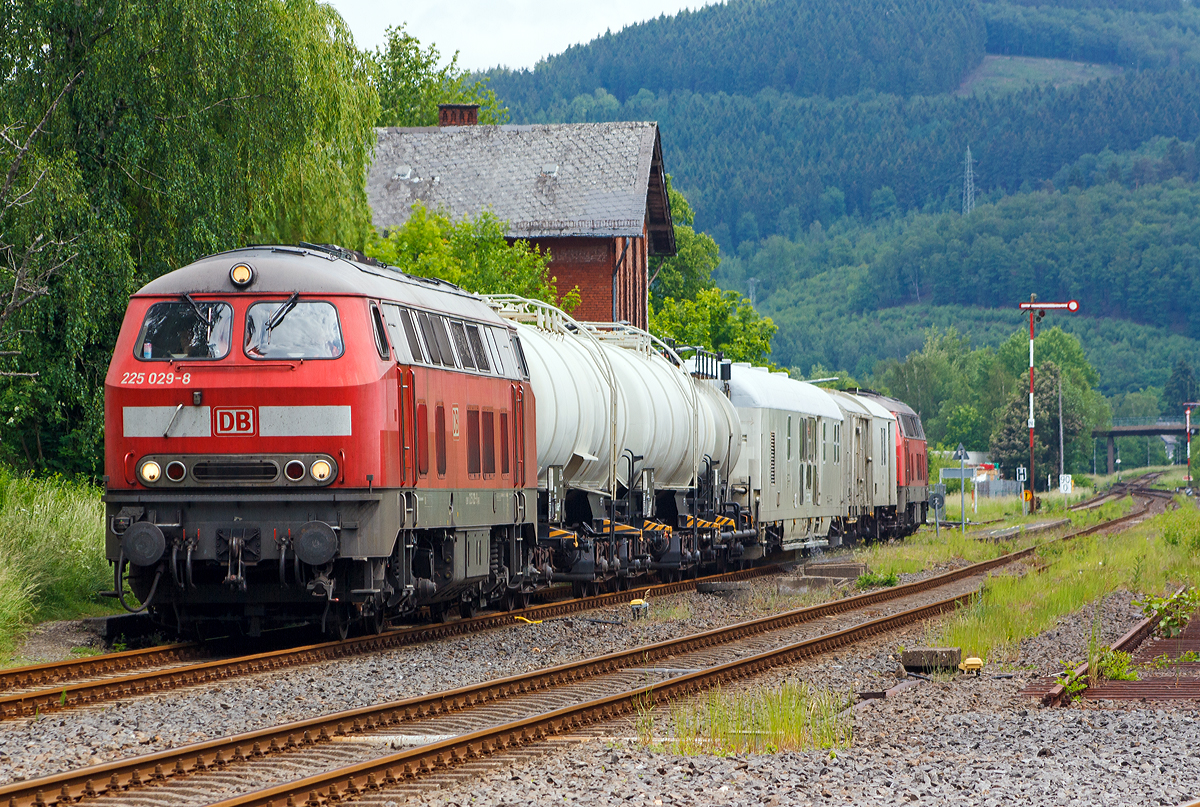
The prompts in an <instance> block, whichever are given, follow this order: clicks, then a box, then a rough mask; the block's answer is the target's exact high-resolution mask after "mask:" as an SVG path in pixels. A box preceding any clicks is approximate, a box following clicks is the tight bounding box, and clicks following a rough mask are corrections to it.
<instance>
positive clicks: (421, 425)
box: [417, 403, 429, 476]
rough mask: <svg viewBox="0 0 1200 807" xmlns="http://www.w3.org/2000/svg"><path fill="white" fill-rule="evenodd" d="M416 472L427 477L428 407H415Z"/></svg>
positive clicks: (423, 405)
mask: <svg viewBox="0 0 1200 807" xmlns="http://www.w3.org/2000/svg"><path fill="white" fill-rule="evenodd" d="M417 472H418V473H420V474H421V476H428V475H429V407H427V406H426V405H425V404H423V403H422V404H418V405H417Z"/></svg>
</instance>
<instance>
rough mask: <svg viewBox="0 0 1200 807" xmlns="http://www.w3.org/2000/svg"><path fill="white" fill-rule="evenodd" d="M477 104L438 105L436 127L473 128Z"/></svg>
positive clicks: (477, 118)
mask: <svg viewBox="0 0 1200 807" xmlns="http://www.w3.org/2000/svg"><path fill="white" fill-rule="evenodd" d="M478 123H479V104H438V126H475V125H477V124H478Z"/></svg>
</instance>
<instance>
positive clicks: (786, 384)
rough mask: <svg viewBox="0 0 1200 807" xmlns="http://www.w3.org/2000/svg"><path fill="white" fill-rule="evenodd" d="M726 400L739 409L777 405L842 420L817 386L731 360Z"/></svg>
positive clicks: (764, 368) (777, 406) (838, 411)
mask: <svg viewBox="0 0 1200 807" xmlns="http://www.w3.org/2000/svg"><path fill="white" fill-rule="evenodd" d="M729 384H730V394H729V398H730V401H731V402H732V403H733V405H734V406H736V407H737V408H739V409H779V410H783V411H787V412H803V413H804V414H807V415H817V416H819V417H826V418H829V419H830V420H842V419H843V418H842V410H841V409H840V408H839V407H838V405H837V404H836V403H834V401H833V399H832V398H830V397H829V396H828V395H826V394H825V391H824V390H822V389H821V388H820V387H817V386H814V385H812V384H809V383H808V382H806V381H797V380H796V379H794V378H789V377H788V376H787V375H786V374H785V373H772V372H771V371H770V370H768V369H767V368H766V367H753V366H751V365H750V364H749V363H748V362H734V364H733V368H732V370H731V378H730V381H729Z"/></svg>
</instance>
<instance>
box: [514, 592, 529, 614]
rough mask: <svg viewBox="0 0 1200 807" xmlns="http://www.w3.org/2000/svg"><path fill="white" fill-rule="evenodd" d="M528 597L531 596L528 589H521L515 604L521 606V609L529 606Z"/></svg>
mask: <svg viewBox="0 0 1200 807" xmlns="http://www.w3.org/2000/svg"><path fill="white" fill-rule="evenodd" d="M530 599H531V598H530V594H529V592H528V591H522V592H521V593H520V595H519V596H518V597H517V604H518V605H519V606H521V610H525V609H526V608H528V607H529V602H530Z"/></svg>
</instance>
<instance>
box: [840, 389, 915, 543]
mask: <svg viewBox="0 0 1200 807" xmlns="http://www.w3.org/2000/svg"><path fill="white" fill-rule="evenodd" d="M857 393H858V394H860V395H865V396H868V397H871V398H874V399H875V400H877V401H879V403H880V404H882V405H883V406H884V407H886V408H887V410H888V411H889V412H891V413H892V414H893V415H895V416H896V423H897V424H898V426H899V428H898V429H897V435H896V513H895V523H894V524H892V525H890V529H891V531H892V533H893V534H895V535H897V536H902V535H911V534H912V533H914V532H916V531H917V529H918V528H919V527H920V526H921V525H922V524H924V523H925V517H926V515H927V514H928V512H929V451H928V446H927V444H926V440H925V428H924V426H922V425H921V416H920V415H918V414H917V413H916V411H914V410H913V408H912V407H911V406H909V405H908V404H906V403H905V402H904V401H901V400H898V399H896V398H892V397H889V396H887V395H881V394H880V393H878V392H874V391H872V390H866V389H861V390H857Z"/></svg>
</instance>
